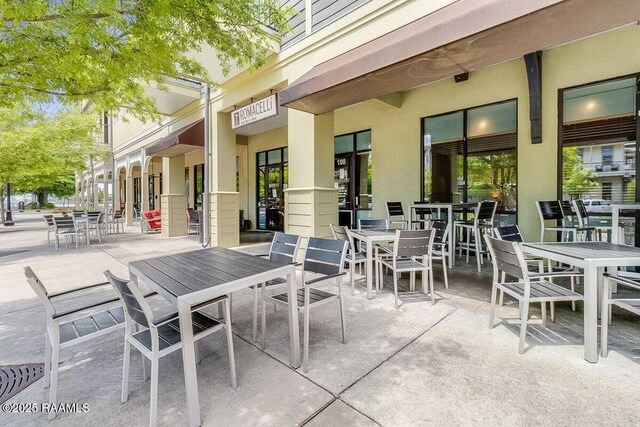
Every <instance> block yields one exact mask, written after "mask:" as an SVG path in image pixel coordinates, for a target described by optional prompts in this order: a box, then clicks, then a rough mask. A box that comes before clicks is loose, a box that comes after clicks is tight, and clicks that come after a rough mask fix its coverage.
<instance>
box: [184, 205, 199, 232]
mask: <svg viewBox="0 0 640 427" xmlns="http://www.w3.org/2000/svg"><path fill="white" fill-rule="evenodd" d="M194 228H195V230H196V234H197V235H200V213H199V212H198V211H196V210H188V211H187V234H191V229H194Z"/></svg>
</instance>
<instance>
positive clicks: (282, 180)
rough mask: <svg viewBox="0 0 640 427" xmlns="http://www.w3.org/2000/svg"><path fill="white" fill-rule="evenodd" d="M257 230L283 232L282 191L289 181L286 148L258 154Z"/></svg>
mask: <svg viewBox="0 0 640 427" xmlns="http://www.w3.org/2000/svg"><path fill="white" fill-rule="evenodd" d="M257 160H258V173H257V179H258V183H257V193H258V194H257V202H258V203H257V205H258V227H257V228H258V229H261V230H271V231H282V230H284V190H285V189H286V188H287V184H288V181H289V179H288V178H289V176H288V175H289V173H288V172H289V168H288V162H287V161H288V159H287V148H278V149H276V150H270V151H263V152H261V153H258V155H257Z"/></svg>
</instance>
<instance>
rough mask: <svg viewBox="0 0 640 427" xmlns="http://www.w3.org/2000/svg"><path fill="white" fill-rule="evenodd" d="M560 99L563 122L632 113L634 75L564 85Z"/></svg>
mask: <svg viewBox="0 0 640 427" xmlns="http://www.w3.org/2000/svg"><path fill="white" fill-rule="evenodd" d="M562 100H563V111H562V117H563V119H564V122H565V123H567V122H577V121H583V120H592V119H597V118H602V117H611V116H619V115H628V114H633V112H634V111H635V105H636V85H635V79H634V78H631V79H622V80H613V81H609V82H604V83H596V84H592V85H587V86H582V87H579V88H575V89H568V90H565V91H564V92H563V98H562Z"/></svg>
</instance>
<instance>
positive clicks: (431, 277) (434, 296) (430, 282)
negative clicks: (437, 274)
mask: <svg viewBox="0 0 640 427" xmlns="http://www.w3.org/2000/svg"><path fill="white" fill-rule="evenodd" d="M422 274H424V272H423V273H422ZM423 286H424V282H423ZM429 295H430V296H431V305H434V304H435V303H436V294H435V291H434V289H433V264H432V265H431V267H430V268H429Z"/></svg>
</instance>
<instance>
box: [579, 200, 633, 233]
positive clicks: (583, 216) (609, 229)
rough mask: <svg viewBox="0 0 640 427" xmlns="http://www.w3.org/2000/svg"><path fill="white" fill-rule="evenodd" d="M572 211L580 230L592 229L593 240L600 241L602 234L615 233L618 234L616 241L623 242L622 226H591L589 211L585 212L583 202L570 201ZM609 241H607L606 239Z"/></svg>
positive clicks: (585, 208)
mask: <svg viewBox="0 0 640 427" xmlns="http://www.w3.org/2000/svg"><path fill="white" fill-rule="evenodd" d="M571 203H572V204H573V210H574V211H575V213H576V216H577V218H578V223H579V225H580V227H582V228H591V227H593V229H594V234H595V238H594V240H599V241H602V234H603V233H605V234H607V235H610V234H613V233H615V232H617V233H618V236H619V238H618V241H619V242H624V227H623V226H622V224H617V225H616V226H615V227H614V225H613V224H611V225H592V224H591V223H590V215H589V211H587V207H586V206H585V205H584V200H582V199H576V200H572V201H571ZM606 240H607V241H609V239H606Z"/></svg>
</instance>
